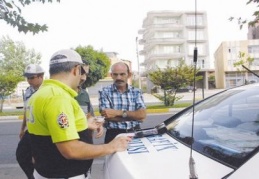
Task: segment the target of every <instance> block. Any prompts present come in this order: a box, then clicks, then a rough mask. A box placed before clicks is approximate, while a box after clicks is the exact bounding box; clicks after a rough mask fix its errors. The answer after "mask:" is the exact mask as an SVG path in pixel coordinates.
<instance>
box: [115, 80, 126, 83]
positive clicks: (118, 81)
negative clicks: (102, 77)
mask: <svg viewBox="0 0 259 179" xmlns="http://www.w3.org/2000/svg"><path fill="white" fill-rule="evenodd" d="M120 82H124V81H122V80H116V81H115V83H120Z"/></svg>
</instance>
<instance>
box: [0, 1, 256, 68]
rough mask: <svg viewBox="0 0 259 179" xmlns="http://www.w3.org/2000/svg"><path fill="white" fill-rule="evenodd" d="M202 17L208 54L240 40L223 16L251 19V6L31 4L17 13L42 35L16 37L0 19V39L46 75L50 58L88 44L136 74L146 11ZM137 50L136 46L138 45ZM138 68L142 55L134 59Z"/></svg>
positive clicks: (228, 3)
mask: <svg viewBox="0 0 259 179" xmlns="http://www.w3.org/2000/svg"><path fill="white" fill-rule="evenodd" d="M195 1H196V2H197V6H196V7H197V10H198V11H206V12H207V21H208V33H209V34H208V35H209V53H210V56H211V60H212V61H213V60H214V59H213V54H214V52H215V51H216V49H217V48H218V46H219V45H220V43H221V42H223V41H232V40H246V39H247V26H244V28H243V29H242V30H240V29H239V26H238V25H237V23H236V22H230V21H229V20H228V18H229V17H231V16H233V17H243V18H244V19H248V20H252V19H253V17H252V14H253V12H254V11H255V7H256V6H255V5H246V2H247V1H248V0H61V2H60V3H58V2H56V1H55V0H53V3H45V4H42V3H33V4H31V5H29V6H27V7H25V8H23V9H22V15H23V16H24V17H25V18H26V19H27V21H30V22H34V23H35V22H37V23H39V24H47V26H48V31H47V32H44V33H42V32H40V33H39V34H36V35H33V34H32V33H27V34H24V33H19V32H18V30H17V28H13V27H11V26H9V25H7V24H6V23H5V22H4V21H2V20H0V37H2V36H6V35H8V36H9V37H10V38H11V39H12V40H13V41H22V42H23V43H24V44H25V46H26V48H27V49H32V48H33V49H35V50H36V52H39V53H41V55H42V66H43V68H44V69H45V70H46V72H48V63H49V59H50V57H51V55H52V54H53V53H54V52H56V51H57V50H60V49H65V48H76V47H77V46H79V45H81V46H88V45H91V46H93V48H94V49H95V50H103V51H104V52H117V53H118V57H119V58H121V59H126V60H130V61H132V65H133V70H137V66H138V62H137V54H136V37H138V39H141V38H142V36H141V35H139V34H138V31H139V30H140V29H141V28H142V23H143V20H144V19H145V17H146V16H147V12H149V11H156V10H172V11H194V10H195ZM138 49H139V50H141V49H142V46H140V45H138ZM139 60H140V63H141V62H143V60H144V58H143V56H139Z"/></svg>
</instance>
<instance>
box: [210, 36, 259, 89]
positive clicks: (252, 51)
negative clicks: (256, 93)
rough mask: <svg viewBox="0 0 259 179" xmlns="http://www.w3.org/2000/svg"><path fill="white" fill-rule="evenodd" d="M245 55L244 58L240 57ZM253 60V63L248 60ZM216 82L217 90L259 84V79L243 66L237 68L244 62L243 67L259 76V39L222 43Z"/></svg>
mask: <svg viewBox="0 0 259 179" xmlns="http://www.w3.org/2000/svg"><path fill="white" fill-rule="evenodd" d="M240 53H243V54H244V55H243V57H242V56H240ZM249 57H250V58H253V61H252V62H251V63H248V62H247V60H246V59H247V58H249ZM214 58H215V81H216V88H231V87H235V86H240V85H243V84H245V83H254V82H259V78H258V77H256V75H254V74H253V73H250V72H249V71H247V70H245V69H244V68H243V67H242V66H240V65H239V66H235V65H234V64H235V63H237V62H240V61H241V60H242V61H243V65H244V66H245V67H247V68H248V69H250V70H251V71H253V72H254V73H256V74H259V39H256V40H241V41H227V42H222V43H221V44H220V46H219V47H218V49H217V50H216V52H215V53H214Z"/></svg>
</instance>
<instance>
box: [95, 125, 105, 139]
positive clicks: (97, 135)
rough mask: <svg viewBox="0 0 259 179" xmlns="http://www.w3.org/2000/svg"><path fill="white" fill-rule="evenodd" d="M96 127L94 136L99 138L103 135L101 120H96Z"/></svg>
mask: <svg viewBox="0 0 259 179" xmlns="http://www.w3.org/2000/svg"><path fill="white" fill-rule="evenodd" d="M97 124H98V126H99V127H98V128H97V129H96V135H95V138H100V137H102V135H103V131H104V130H103V122H97Z"/></svg>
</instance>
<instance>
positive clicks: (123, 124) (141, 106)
mask: <svg viewBox="0 0 259 179" xmlns="http://www.w3.org/2000/svg"><path fill="white" fill-rule="evenodd" d="M131 75H132V74H131V72H130V69H129V67H128V65H127V64H126V63H124V62H118V63H115V64H114V65H112V67H111V77H112V79H113V84H111V85H109V86H107V87H104V88H103V89H102V90H101V91H99V110H100V113H101V115H102V116H104V117H105V123H104V127H105V128H106V134H105V140H104V141H105V143H108V142H110V141H111V140H112V139H114V138H115V137H116V136H117V135H118V134H120V133H127V132H132V131H134V130H136V129H140V124H141V123H142V122H143V121H144V120H145V118H146V106H145V103H144V100H143V95H142V91H141V90H140V89H138V88H135V87H133V86H131V85H129V84H128V83H127V81H128V79H129V78H130V77H131Z"/></svg>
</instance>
